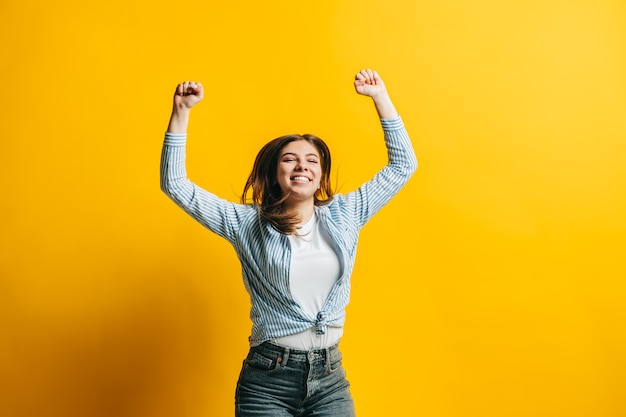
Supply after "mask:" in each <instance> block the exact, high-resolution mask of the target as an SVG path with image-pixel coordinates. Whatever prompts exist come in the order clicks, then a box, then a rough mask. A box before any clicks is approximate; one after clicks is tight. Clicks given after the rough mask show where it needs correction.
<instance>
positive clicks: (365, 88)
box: [354, 69, 398, 119]
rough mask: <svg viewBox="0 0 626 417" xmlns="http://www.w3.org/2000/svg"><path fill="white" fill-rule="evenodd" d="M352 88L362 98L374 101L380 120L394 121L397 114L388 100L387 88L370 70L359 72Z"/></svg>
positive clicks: (374, 72) (376, 74)
mask: <svg viewBox="0 0 626 417" xmlns="http://www.w3.org/2000/svg"><path fill="white" fill-rule="evenodd" d="M354 88H355V89H356V92H357V93H359V94H361V95H362V96H366V97H371V98H372V100H374V105H375V106H376V111H377V112H378V117H380V118H381V119H395V118H397V117H398V112H397V111H396V108H395V106H394V105H393V103H392V102H391V98H389V94H388V93H387V88H386V87H385V83H384V82H383V80H382V78H380V76H379V75H378V73H377V72H376V71H372V70H371V69H367V70H361V71H359V72H358V73H357V74H356V75H355V77H354Z"/></svg>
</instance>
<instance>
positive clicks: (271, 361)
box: [244, 351, 278, 371]
mask: <svg viewBox="0 0 626 417" xmlns="http://www.w3.org/2000/svg"><path fill="white" fill-rule="evenodd" d="M277 359H278V358H269V357H267V356H265V355H263V354H261V353H260V352H256V351H251V352H250V354H249V355H248V357H247V358H246V360H245V361H244V368H246V369H248V368H252V369H256V370H259V371H272V370H274V369H276V366H277V364H278V360H277Z"/></svg>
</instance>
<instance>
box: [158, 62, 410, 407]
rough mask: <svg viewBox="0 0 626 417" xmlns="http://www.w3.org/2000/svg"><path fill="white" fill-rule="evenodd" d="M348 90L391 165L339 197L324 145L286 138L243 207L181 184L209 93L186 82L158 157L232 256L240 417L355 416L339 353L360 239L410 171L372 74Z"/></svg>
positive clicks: (393, 115) (259, 161) (175, 193)
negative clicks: (374, 118)
mask: <svg viewBox="0 0 626 417" xmlns="http://www.w3.org/2000/svg"><path fill="white" fill-rule="evenodd" d="M354 86H355V89H356V91H357V93H358V94H360V95H363V96H368V97H371V98H372V99H373V102H374V105H375V107H376V110H377V112H378V116H379V118H380V119H381V124H382V130H383V133H384V139H385V144H386V146H387V153H388V163H387V165H386V166H385V167H384V168H382V170H381V171H380V172H378V173H377V174H376V175H375V176H374V177H373V178H372V179H371V180H370V181H368V182H366V183H365V184H363V185H362V186H361V187H359V188H358V189H357V190H355V191H353V192H350V193H348V194H346V195H341V194H337V195H335V194H334V193H333V191H332V188H331V186H330V181H329V175H330V167H331V158H330V152H329V150H328V147H327V146H326V144H325V143H324V142H323V141H322V140H321V139H320V138H318V137H316V136H313V135H288V136H282V137H279V138H277V139H274V140H272V141H270V142H269V143H268V144H266V145H265V146H264V147H263V148H262V149H261V151H260V152H259V154H258V155H257V157H256V160H255V162H254V166H253V168H252V172H251V174H250V176H249V178H248V181H247V182H246V184H245V186H244V190H243V194H242V196H241V202H239V203H233V202H228V201H225V200H223V199H221V198H219V197H217V196H215V195H214V194H212V193H210V192H208V191H205V190H203V189H202V188H199V187H198V186H197V185H195V184H194V183H192V182H191V181H190V180H189V179H187V174H186V169H185V140H186V130H187V124H188V121H189V113H190V110H191V108H192V107H193V106H195V105H196V104H197V103H198V102H200V101H201V100H202V98H203V95H204V90H203V88H202V85H201V84H200V83H195V82H188V81H185V82H184V83H181V84H179V85H178V86H177V88H176V93H175V95H174V106H173V110H172V115H171V118H170V122H169V126H168V130H167V133H166V134H165V142H164V145H163V153H162V158H161V188H162V190H163V191H164V192H165V193H166V194H167V195H168V196H169V197H170V198H171V199H172V200H174V202H176V204H178V205H179V206H180V207H181V208H182V209H183V210H185V211H186V212H187V213H189V214H190V215H191V216H193V217H194V218H195V219H196V220H197V221H198V222H200V223H201V224H202V225H204V226H205V227H207V228H208V229H209V230H211V231H213V232H214V233H217V234H218V235H219V236H222V237H223V238H225V239H226V240H228V241H229V242H230V243H231V244H232V245H233V247H234V249H235V251H236V252H237V255H238V257H239V260H240V261H241V265H242V273H243V280H244V284H245V287H246V290H247V291H248V293H249V294H250V300H251V303H252V307H251V312H250V317H251V319H252V333H251V336H250V338H249V342H250V352H249V354H248V356H247V357H246V359H245V361H244V363H243V367H242V370H241V374H240V376H239V381H238V382H237V389H236V394H235V406H236V412H235V414H236V416H239V417H248V416H265V417H282V416H320V417H330V416H342V417H345V416H353V415H354V405H353V401H352V397H351V395H350V390H349V383H348V381H347V380H346V377H345V372H344V370H343V368H342V366H341V353H340V352H339V350H338V344H339V340H340V338H341V336H342V333H343V325H344V321H345V308H346V305H347V304H348V300H349V296H350V276H351V274H352V270H353V267H354V261H355V255H356V246H357V239H358V235H359V231H360V229H361V228H362V227H363V226H364V225H365V223H366V222H367V221H368V220H369V219H371V218H372V216H373V215H374V214H375V213H376V212H378V210H380V209H381V208H382V207H383V206H384V205H385V204H386V203H387V202H388V201H389V200H390V199H391V198H392V197H393V196H394V195H395V194H396V193H397V192H398V191H399V190H400V189H401V188H402V186H403V185H404V184H405V183H406V182H407V181H408V179H409V178H410V176H411V175H412V174H413V172H414V171H415V169H416V168H417V161H416V159H415V154H414V152H413V148H412V146H411V142H410V140H409V137H408V135H407V132H406V130H405V128H404V125H403V123H402V120H401V119H400V117H399V115H398V113H397V112H396V109H395V107H394V105H393V103H392V101H391V99H390V98H389V95H388V93H387V90H386V88H385V84H384V83H383V81H382V79H381V78H380V77H379V75H378V74H377V73H376V72H375V71H372V70H362V71H360V72H359V73H357V74H356V76H355V80H354ZM250 194H251V195H250Z"/></svg>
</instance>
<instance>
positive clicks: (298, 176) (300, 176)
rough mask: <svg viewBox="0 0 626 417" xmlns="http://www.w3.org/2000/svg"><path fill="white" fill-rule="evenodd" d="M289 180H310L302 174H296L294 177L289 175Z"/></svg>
mask: <svg viewBox="0 0 626 417" xmlns="http://www.w3.org/2000/svg"><path fill="white" fill-rule="evenodd" d="M291 180H292V181H296V182H311V179H309V178H307V177H305V176H303V175H296V176H295V177H291Z"/></svg>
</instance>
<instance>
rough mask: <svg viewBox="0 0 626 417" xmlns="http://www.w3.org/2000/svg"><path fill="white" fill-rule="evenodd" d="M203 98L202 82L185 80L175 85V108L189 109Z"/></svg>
mask: <svg viewBox="0 0 626 417" xmlns="http://www.w3.org/2000/svg"><path fill="white" fill-rule="evenodd" d="M203 98H204V88H202V84H200V83H197V82H194V81H185V82H183V83H180V84H178V86H176V92H175V93H174V107H175V108H177V109H186V110H188V109H190V108H192V107H193V106H195V105H196V104H198V103H199V102H200V101H201V100H202V99H203Z"/></svg>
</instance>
